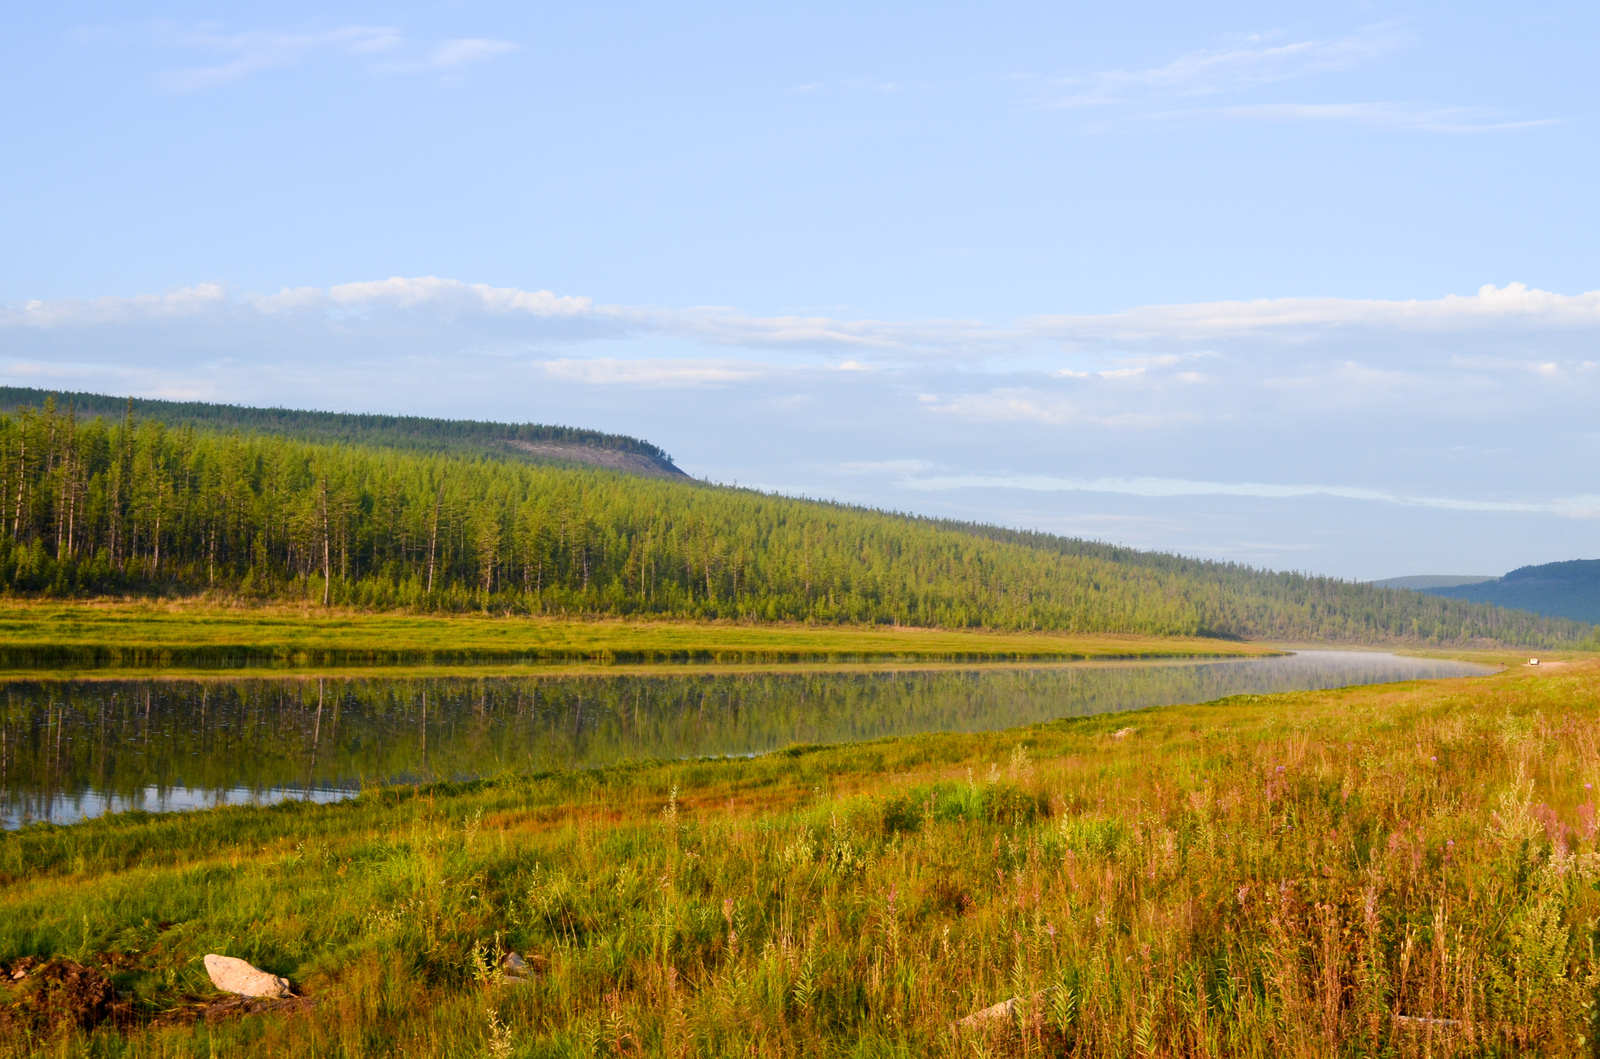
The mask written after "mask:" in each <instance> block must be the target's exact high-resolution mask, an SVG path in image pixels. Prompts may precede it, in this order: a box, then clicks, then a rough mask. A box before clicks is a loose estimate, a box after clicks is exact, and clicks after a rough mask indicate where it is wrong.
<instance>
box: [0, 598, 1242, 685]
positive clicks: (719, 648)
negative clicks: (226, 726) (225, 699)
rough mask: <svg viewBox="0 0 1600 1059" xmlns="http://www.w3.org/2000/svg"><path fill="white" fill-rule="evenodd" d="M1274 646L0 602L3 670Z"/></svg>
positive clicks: (1012, 657) (1063, 655)
mask: <svg viewBox="0 0 1600 1059" xmlns="http://www.w3.org/2000/svg"><path fill="white" fill-rule="evenodd" d="M1270 653H1273V651H1272V649H1271V648H1268V647H1263V646H1260V645H1253V644H1248V643H1241V642H1237V641H1230V640H1218V639H1207V638H1203V637H1179V636H1173V637H1162V636H1140V635H1117V634H1076V635H1074V634H1064V633H1019V632H1010V633H1008V632H989V631H949V630H937V629H919V628H904V627H902V628H895V627H892V626H871V625H867V626H851V625H842V626H841V625H821V626H813V625H798V624H782V623H772V624H761V625H756V624H735V623H732V622H692V621H620V620H595V621H575V620H559V619H553V618H538V617H526V616H517V617H504V616H501V617H488V616H452V617H443V616H424V615H414V614H400V613H392V612H391V613H363V612H360V611H347V610H334V611H329V610H325V609H323V608H319V607H285V606H263V607H226V606H219V605H207V604H195V603H188V604H154V603H59V602H56V603H46V602H38V603H22V602H17V601H11V602H10V603H8V604H7V605H6V606H3V607H0V672H5V673H37V672H40V671H50V672H55V673H60V674H67V673H73V672H80V671H98V672H102V673H105V674H108V675H109V674H113V673H116V674H127V673H142V672H148V671H149V670H150V669H153V668H159V669H162V670H165V671H182V672H202V671H203V672H213V673H215V672H259V670H260V668H261V667H263V666H283V667H295V668H300V669H304V668H307V667H313V668H317V669H320V670H323V671H326V670H327V669H329V668H330V667H332V668H354V667H361V666H372V665H406V666H430V665H448V664H460V663H476V664H481V663H486V662H491V663H492V662H502V663H527V662H539V663H551V662H567V663H573V662H582V663H605V664H617V663H645V664H649V663H662V662H701V663H715V662H722V663H737V664H747V663H758V662H764V663H791V662H798V661H814V662H833V663H837V662H841V661H862V662H874V661H885V662H886V661H904V660H922V661H949V662H958V661H966V662H972V661H984V662H997V661H1024V660H1030V659H1031V660H1050V659H1053V660H1076V659H1119V658H1122V659H1140V658H1216V657H1224V656H1246V655H1261V654H1270Z"/></svg>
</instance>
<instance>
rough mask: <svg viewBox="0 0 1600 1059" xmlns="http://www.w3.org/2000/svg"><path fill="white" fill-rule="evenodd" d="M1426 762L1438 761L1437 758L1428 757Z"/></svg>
mask: <svg viewBox="0 0 1600 1059" xmlns="http://www.w3.org/2000/svg"><path fill="white" fill-rule="evenodd" d="M1428 760H1429V761H1438V760H1439V759H1438V758H1436V757H1430V758H1429V759H1428Z"/></svg>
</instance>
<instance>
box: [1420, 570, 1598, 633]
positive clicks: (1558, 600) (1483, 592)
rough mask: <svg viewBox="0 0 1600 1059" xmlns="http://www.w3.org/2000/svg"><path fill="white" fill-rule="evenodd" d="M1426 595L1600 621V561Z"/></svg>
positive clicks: (1525, 572)
mask: <svg viewBox="0 0 1600 1059" xmlns="http://www.w3.org/2000/svg"><path fill="white" fill-rule="evenodd" d="M1423 591H1425V592H1428V593H1430V594H1432V595H1435V596H1445V597H1447V598H1449V599H1465V600H1471V601H1473V602H1475V603H1494V604H1496V605H1498V606H1502V607H1516V608H1518V609H1521V610H1529V611H1532V612H1534V613H1535V614H1550V615H1554V616H1556V617H1561V618H1572V619H1574V620H1576V621H1591V622H1592V621H1600V559H1571V560H1568V561H1567V562H1564V563H1543V564H1541V565H1539V566H1520V567H1518V568H1517V569H1515V570H1513V571H1511V572H1510V573H1509V574H1507V575H1506V576H1504V577H1496V578H1492V579H1490V580H1486V581H1479V582H1474V583H1473V584H1470V585H1439V586H1435V587H1430V588H1426V589H1424V590H1423Z"/></svg>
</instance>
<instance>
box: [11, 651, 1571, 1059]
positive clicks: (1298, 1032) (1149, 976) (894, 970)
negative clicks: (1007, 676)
mask: <svg viewBox="0 0 1600 1059" xmlns="http://www.w3.org/2000/svg"><path fill="white" fill-rule="evenodd" d="M1595 783H1600V663H1596V662H1592V661H1588V662H1578V663H1574V664H1571V665H1568V666H1565V667H1562V668H1557V669H1550V670H1543V671H1534V670H1521V671H1513V672H1509V673H1504V674H1500V675H1497V676H1492V677H1485V678H1473V679H1467V680H1455V681H1442V682H1435V683H1426V684H1419V683H1411V684H1401V685H1388V686H1383V687H1377V688H1354V689H1343V690H1338V691H1328V692H1304V693H1295V694H1288V695H1276V696H1262V697H1239V698H1235V699H1229V700H1223V701H1221V702H1218V703H1213V704H1209V705H1204V706H1185V707H1170V708H1164V709H1159V710H1149V711H1142V712H1138V713H1132V714H1119V715H1105V716H1097V717H1092V718H1086V719H1081V720H1072V721H1061V722H1056V723H1053V724H1048V725H1039V726H1034V727H1031V728H1027V729H1018V730H1013V731H1010V732H1000V733H989V734H980V735H935V736H921V737H914V738H903V739H896V740H887V741H882V742H877V743H867V744H856V745H847V746H839V747H829V748H796V749H794V750H792V751H788V752H782V753H777V754H772V755H767V756H764V757H759V758H753V759H737V760H714V761H712V760H707V761H693V762H672V763H656V764H641V765H635V766H625V767H616V768H608V769H597V770H590V771H580V772H562V773H551V774H544V775H539V776H517V777H513V776H507V777H502V778H501V779H499V780H497V781H493V782H487V783H479V784H474V785H469V786H464V787H438V788H424V789H420V790H418V789H413V788H403V789H387V790H383V791H374V792H370V793H368V794H367V795H365V796H363V797H362V798H361V799H359V800H357V801H355V802H353V803H349V804H343V805H335V806H324V807H311V806H307V805H303V804H292V805H285V806H280V807H276V808H270V809H223V810H214V811H207V812H202V813H193V814H176V815H171V816H159V817H155V816H144V815H136V814H128V815H126V816H122V817H117V818H111V819H107V820H102V821H95V822H91V823H88V824H84V825H77V826H73V827H33V828H29V829H27V830H24V831H22V832H16V833H10V834H7V835H5V836H4V837H3V838H0V878H3V889H0V960H12V959H15V958H17V957H20V956H23V955H28V954H38V955H46V954H65V955H68V956H70V957H72V958H74V959H80V960H84V961H89V962H93V961H96V960H102V961H106V963H107V965H108V966H110V967H112V968H113V969H114V970H115V976H116V979H117V981H118V982H119V985H120V986H121V987H122V988H123V989H124V990H125V991H126V992H128V993H129V994H131V995H132V996H133V997H134V998H135V1000H136V1008H137V1012H138V1016H139V1020H140V1021H139V1024H137V1025H136V1026H135V1027H134V1028H133V1029H132V1030H130V1031H128V1032H127V1033H126V1034H122V1033H119V1032H118V1031H114V1030H111V1029H108V1028H101V1029H99V1030H96V1031H94V1032H93V1033H91V1034H84V1033H81V1032H74V1033H71V1034H69V1035H67V1036H65V1037H61V1038H59V1039H56V1040H53V1041H50V1042H40V1041H30V1040H27V1039H25V1038H23V1037H21V1036H19V1035H15V1034H14V1035H12V1036H11V1037H9V1038H7V1039H6V1040H5V1041H4V1042H3V1043H0V1054H15V1055H21V1054H28V1053H30V1052H31V1051H33V1050H36V1049H37V1050H44V1051H46V1052H47V1053H48V1054H59V1055H79V1054H99V1055H130V1056H131V1055H210V1054H219V1055H220V1054H227V1055H268V1054H271V1055H281V1056H301V1055H304V1056H330V1055H415V1056H463V1057H465V1056H484V1055H495V1056H501V1055H520V1056H546V1055H551V1056H553V1055H582V1056H589V1055H633V1054H649V1055H672V1056H679V1055H683V1056H689V1055H716V1054H741V1055H744V1054H769V1055H779V1054H784V1055H788V1054H798V1055H811V1054H817V1055H835V1054H852V1055H854V1054H860V1055H879V1054H883V1055H889V1054H903V1055H926V1054H936V1055H938V1054H950V1055H956V1054H960V1055H985V1054H1004V1053H1021V1054H1035V1053H1038V1054H1062V1053H1065V1054H1073V1055H1119V1056H1123V1055H1126V1056H1135V1055H1185V1056H1189V1055H1197V1056H1198V1055H1219V1056H1220V1055H1274V1056H1281V1055H1296V1056H1299V1055H1304V1056H1311V1055H1317V1056H1321V1055H1330V1054H1334V1055H1337V1054H1347V1055H1369V1054H1370V1055H1389V1054H1392V1055H1455V1054H1471V1055H1490V1054H1541V1055H1557V1056H1578V1055H1583V1054H1588V1051H1587V1049H1588V1047H1589V1046H1588V1044H1586V1043H1585V1041H1584V1038H1586V1037H1589V1036H1591V1033H1590V1027H1589V1026H1588V1024H1587V1019H1588V1017H1589V1013H1590V1012H1591V1011H1592V1009H1591V1008H1586V1007H1585V1004H1587V1003H1589V1002H1590V1001H1591V1000H1592V998H1593V996H1594V991H1595V987H1596V984H1597V977H1596V964H1595V959H1594V945H1595V940H1596V939H1595V930H1596V917H1597V916H1600V893H1597V892H1596V888H1595V886H1596V882H1597V880H1600V853H1597V851H1596V818H1595V804H1594V799H1593V797H1592V795H1593V789H1592V785H1593V784H1595ZM507 949H511V950H515V951H517V952H519V953H524V954H527V955H529V956H530V957H537V958H539V962H537V964H536V966H538V967H539V968H541V969H542V972H543V973H542V976H541V977H540V979H539V980H538V981H537V982H536V983H534V984H531V985H519V984H515V983H508V982H505V981H503V980H502V979H501V978H500V976H499V975H497V974H496V973H495V972H494V967H495V966H496V964H497V961H498V955H499V953H500V952H501V951H503V950H507ZM206 952H222V953H226V954H229V955H236V956H241V957H244V958H246V959H249V960H251V961H253V962H255V963H257V964H258V965H260V966H263V967H266V968H268V969H269V970H272V971H274V972H275V973H280V974H284V975H287V976H288V977H290V978H291V979H293V980H294V981H295V982H296V983H297V984H298V985H299V986H300V987H301V988H302V989H303V990H304V991H305V992H307V993H308V994H309V995H311V996H312V997H314V998H315V999H316V1001H317V1004H316V1007H315V1008H314V1009H313V1011H312V1012H310V1013H309V1014H303V1015H297V1016H288V1017H278V1016H252V1017H249V1018H245V1019H241V1020H237V1021H232V1022H226V1023H221V1024H218V1025H216V1026H213V1027H210V1028H207V1027H206V1026H205V1025H204V1024H203V1023H202V1024H200V1025H199V1026H197V1027H194V1028H190V1027H178V1026H168V1027H161V1026H157V1025H153V1024H152V1023H151V1020H153V1019H155V1018H156V1017H157V1016H158V1015H159V1014H160V1013H161V1012H162V1011H163V1010H166V1009H169V1008H171V1007H172V1006H173V1005H175V1004H176V1003H177V1002H178V1001H179V999H180V998H181V997H182V996H183V995H185V994H186V993H199V992H203V991H204V990H205V982H204V972H203V970H202V969H201V966H200V957H201V956H202V955H203V954H204V953H206ZM108 953H119V954H122V955H121V956H117V957H111V956H107V955H106V954H108ZM1010 997H1020V998H1023V999H1024V1000H1025V1003H1024V1004H1023V1005H1021V1009H1020V1010H1019V1017H1018V1018H1016V1019H1014V1020H1009V1021H1006V1022H1004V1023H1003V1024H1000V1025H998V1026H996V1027H995V1028H993V1029H991V1030H989V1031H982V1030H964V1029H959V1028H957V1027H956V1026H955V1025H954V1023H955V1020H957V1019H959V1018H961V1017H963V1016H966V1015H968V1014H969V1013H971V1012H973V1011H975V1010H977V1009H980V1008H983V1007H986V1006H988V1005H990V1004H993V1003H995V1002H996V1001H1000V1000H1005V999H1007V998H1010Z"/></svg>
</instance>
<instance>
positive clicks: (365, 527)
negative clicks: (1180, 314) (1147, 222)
mask: <svg viewBox="0 0 1600 1059" xmlns="http://www.w3.org/2000/svg"><path fill="white" fill-rule="evenodd" d="M0 588H3V589H4V590H6V591H9V592H11V593H13V594H18V595H55V596H63V597H65V596H81V595H91V594H100V593H193V592H197V591H211V592H215V593H219V594H227V595H234V596H244V597H255V598H262V599H279V600H289V599H292V600H309V601H312V602H315V603H318V604H327V605H340V606H354V607H364V608H412V609H417V610H467V609H481V610H490V611H494V612H509V613H544V614H568V615H600V614H605V615H659V616H665V617H686V618H722V619H739V620H754V621H780V620H787V621H813V622H875V623H897V624H904V625H920V626H940V627H955V628H960V627H987V628H995V629H1049V630H1057V631H1068V632H1112V631H1115V632H1132V633H1149V634H1158V635H1159V634H1187V635H1220V636H1267V637H1276V638H1305V639H1332V640H1345V641H1354V642H1373V641H1379V640H1385V639H1391V638H1396V637H1400V638H1406V639H1411V640H1418V641H1426V642H1435V643H1468V642H1474V641H1481V640H1494V641H1500V642H1507V643H1520V644H1538V645H1552V644H1560V643H1573V642H1578V641H1580V640H1585V639H1587V638H1589V637H1590V636H1591V635H1592V632H1593V630H1592V629H1591V627H1589V626H1587V625H1584V624H1581V623H1578V622H1572V621H1565V620H1562V619H1552V618H1544V617H1539V616H1537V615H1532V614H1526V613H1523V612H1519V611H1508V610H1504V609H1500V608H1494V607H1490V606H1485V605H1481V604H1473V603H1467V602H1463V601H1458V600H1450V599H1443V598H1440V597H1436V596H1427V595H1422V594H1419V593H1414V592H1406V591H1401V590H1392V589H1379V588H1374V587H1372V586H1369V585H1364V584H1359V583H1354V582H1348V581H1341V580H1338V579H1334V578H1324V577H1309V576H1304V575H1298V574H1281V573H1270V572H1264V571H1259V570H1254V569H1251V568H1249V567H1244V566H1239V565H1236V564H1228V563H1214V562H1203V561H1200V560H1193V559H1185V558H1182V557H1178V556H1168V555H1163V554H1160V553H1148V552H1136V551H1132V550H1129V549H1121V548H1115V547H1112V546H1110V545H1104V544H1097V543H1094V542H1085V541H1073V540H1071V539H1070V538H1056V537H1049V536H1048V535H1040V534H1017V533H1013V532H1012V531H1007V530H999V529H996V528H994V527H982V526H972V525H965V524H957V523H944V522H939V521H937V520H930V519H919V518H915V517H908V516H902V515H893V514H888V513H884V512H879V511H872V510H867V509H862V508H854V507H848V506H844V505H837V504H830V503H823V502H817V501H810V500H798V499H792V498H787V497H780V496H772V495H767V494H762V493H758V492H754V491H751V490H745V489H736V488H728V487H721V486H710V485H705V484H703V483H697V482H684V481H674V480H666V479H659V478H645V477H636V476H630V475H626V474H620V473H616V472H611V471H605V470H599V469H592V470H591V469H572V468H565V467H554V466H539V465H532V464H527V463H523V462H519V461H516V460H511V459H505V458H499V457H496V456H494V455H492V454H482V453H480V454H476V455H470V454H466V453H462V452H450V453H427V452H418V451H415V450H409V449H403V448H393V447H380V446H375V445H356V444H347V443H340V442H325V441H305V440H299V439H295V438H289V437H283V436H276V435H271V434H248V435H247V434H241V433H237V432H229V433H222V432H217V431H207V430H202V429H197V428H196V427H194V426H192V425H190V426H182V427H178V428H169V427H168V426H167V425H166V424H164V423H161V422H157V421H149V420H138V419H136V417H135V415H134V414H133V412H132V410H131V409H127V408H125V409H124V411H123V414H122V415H121V416H120V417H118V418H114V419H108V418H106V417H98V416H97V417H95V418H92V419H87V420H80V419H79V418H78V416H77V415H76V414H75V409H73V408H71V407H67V408H62V407H61V406H60V405H58V404H56V403H55V402H54V401H52V400H47V401H46V402H45V404H44V406H43V407H41V408H32V407H24V408H21V409H19V410H17V411H16V412H15V413H14V414H12V415H0Z"/></svg>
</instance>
